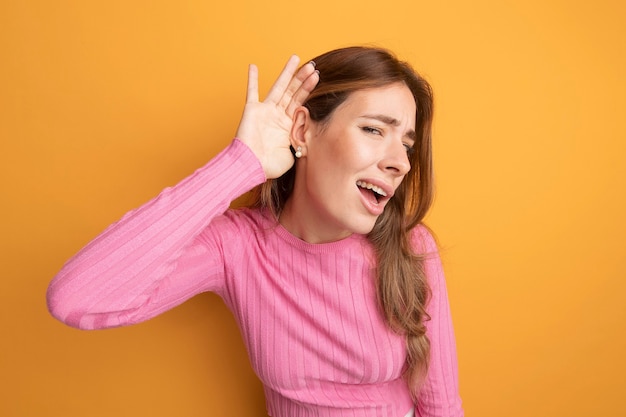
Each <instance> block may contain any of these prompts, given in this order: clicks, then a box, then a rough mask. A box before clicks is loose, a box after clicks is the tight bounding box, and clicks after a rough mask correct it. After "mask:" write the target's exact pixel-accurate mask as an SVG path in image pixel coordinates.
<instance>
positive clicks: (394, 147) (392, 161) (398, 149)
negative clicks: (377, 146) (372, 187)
mask: <svg viewBox="0 0 626 417" xmlns="http://www.w3.org/2000/svg"><path fill="white" fill-rule="evenodd" d="M379 166H380V169H382V170H383V171H386V172H392V173H393V175H395V176H402V175H406V174H407V173H408V172H409V171H410V170H411V164H410V162H409V155H408V153H407V148H406V146H405V145H404V144H403V143H402V142H400V141H394V142H393V143H390V144H389V146H388V147H387V149H386V152H385V155H384V157H383V158H382V159H381V160H380V163H379Z"/></svg>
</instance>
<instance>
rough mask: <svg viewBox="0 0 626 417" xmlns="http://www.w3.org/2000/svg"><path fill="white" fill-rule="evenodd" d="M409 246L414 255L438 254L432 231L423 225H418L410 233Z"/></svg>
mask: <svg viewBox="0 0 626 417" xmlns="http://www.w3.org/2000/svg"><path fill="white" fill-rule="evenodd" d="M410 239H411V245H412V247H413V250H414V251H415V252H416V253H419V254H424V255H429V254H431V255H436V254H437V253H438V252H439V249H438V244H437V239H436V237H435V234H434V233H433V231H432V230H431V229H430V228H429V227H428V226H426V225H425V224H424V223H419V224H418V225H417V226H415V227H414V228H413V229H411V232H410Z"/></svg>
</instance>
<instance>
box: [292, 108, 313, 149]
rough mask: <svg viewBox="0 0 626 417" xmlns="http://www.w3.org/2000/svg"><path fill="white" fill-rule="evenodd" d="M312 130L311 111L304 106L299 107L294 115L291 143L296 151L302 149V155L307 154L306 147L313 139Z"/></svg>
mask: <svg viewBox="0 0 626 417" xmlns="http://www.w3.org/2000/svg"><path fill="white" fill-rule="evenodd" d="M312 129H313V120H311V115H310V113H309V109H307V108H306V107H304V106H300V107H298V108H297V109H296V110H295V111H294V113H293V124H292V126H291V134H290V135H289V141H290V142H291V146H293V148H294V149H298V148H300V149H301V151H300V152H302V155H305V154H306V146H307V145H308V143H309V140H310V139H311V136H312Z"/></svg>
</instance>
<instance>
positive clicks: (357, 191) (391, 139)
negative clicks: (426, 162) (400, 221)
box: [291, 83, 416, 243]
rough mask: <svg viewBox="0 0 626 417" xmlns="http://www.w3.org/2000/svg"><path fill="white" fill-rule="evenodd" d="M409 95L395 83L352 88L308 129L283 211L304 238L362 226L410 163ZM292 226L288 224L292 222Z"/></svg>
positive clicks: (324, 237) (365, 229)
mask: <svg viewBox="0 0 626 417" xmlns="http://www.w3.org/2000/svg"><path fill="white" fill-rule="evenodd" d="M415 113H416V107H415V100H414V98H413V95H412V94H411V91H410V90H409V89H408V87H407V86H406V85H404V84H402V83H395V84H391V85H388V86H385V87H380V88H374V89H367V90H360V91H356V92H354V93H352V94H350V96H349V97H348V98H347V99H346V100H345V101H344V102H343V103H342V104H341V105H339V106H338V107H337V108H336V109H335V111H334V112H333V113H332V114H331V116H330V120H329V121H327V122H326V123H325V124H323V125H322V124H317V123H313V124H312V126H311V128H310V129H309V130H308V134H307V136H306V143H305V151H304V156H303V157H302V158H301V159H300V160H299V161H298V168H297V170H296V184H295V187H294V192H293V194H292V196H291V197H292V198H293V199H294V201H293V202H294V203H296V204H294V205H293V208H294V209H296V210H297V212H293V213H291V214H292V215H293V216H296V217H297V218H298V219H299V222H301V223H302V224H301V226H303V227H304V231H303V230H297V228H296V230H295V231H296V235H300V236H299V237H300V238H302V239H304V240H306V241H309V242H311V243H320V242H325V241H326V242H327V241H333V240H338V239H341V238H344V237H347V236H348V235H350V234H352V233H359V234H367V233H369V232H370V231H371V230H372V228H373V227H374V223H375V222H376V219H377V218H378V216H379V215H380V214H382V212H383V209H384V208H385V205H386V204H387V202H388V201H389V199H390V198H391V197H392V196H393V193H394V192H395V190H396V189H397V188H398V186H399V185H400V183H401V181H402V179H403V178H404V176H405V174H406V173H407V172H408V171H409V169H410V164H409V159H408V154H407V150H408V149H410V148H411V147H412V146H413V143H414V141H415V131H414V129H415ZM292 233H293V230H292Z"/></svg>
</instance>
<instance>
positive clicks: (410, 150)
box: [402, 143, 415, 155]
mask: <svg viewBox="0 0 626 417" xmlns="http://www.w3.org/2000/svg"><path fill="white" fill-rule="evenodd" d="M402 145H404V149H406V153H407V155H413V152H415V148H413V147H412V146H411V145H409V144H408V143H403V144H402Z"/></svg>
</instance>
